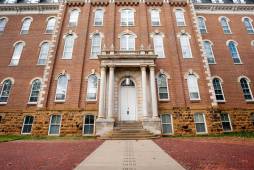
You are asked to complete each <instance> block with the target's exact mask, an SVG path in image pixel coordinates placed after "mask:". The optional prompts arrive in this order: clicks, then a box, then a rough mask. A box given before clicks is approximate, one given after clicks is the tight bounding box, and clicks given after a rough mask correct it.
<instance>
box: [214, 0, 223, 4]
mask: <svg viewBox="0 0 254 170" xmlns="http://www.w3.org/2000/svg"><path fill="white" fill-rule="evenodd" d="M212 3H215V4H218V3H220V4H223V3H224V2H223V0H212Z"/></svg>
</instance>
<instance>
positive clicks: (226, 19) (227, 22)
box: [220, 16, 232, 34]
mask: <svg viewBox="0 0 254 170" xmlns="http://www.w3.org/2000/svg"><path fill="white" fill-rule="evenodd" d="M223 19H225V21H226V24H227V30H228V31H229V32H225V30H224V27H223V25H222V20H223ZM229 21H230V20H229V19H228V18H227V17H224V16H223V17H220V25H221V28H222V31H223V33H224V34H232V31H231V27H230V25H229Z"/></svg>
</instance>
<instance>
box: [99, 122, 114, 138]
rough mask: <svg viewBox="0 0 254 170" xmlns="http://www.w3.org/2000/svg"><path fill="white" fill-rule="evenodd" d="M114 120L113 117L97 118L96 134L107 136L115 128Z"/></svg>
mask: <svg viewBox="0 0 254 170" xmlns="http://www.w3.org/2000/svg"><path fill="white" fill-rule="evenodd" d="M114 122H115V120H113V119H101V118H99V119H97V120H96V121H95V129H96V130H95V132H96V136H105V135H107V133H108V132H110V131H112V130H113V128H114Z"/></svg>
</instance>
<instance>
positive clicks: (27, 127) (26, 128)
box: [21, 116, 34, 134]
mask: <svg viewBox="0 0 254 170" xmlns="http://www.w3.org/2000/svg"><path fill="white" fill-rule="evenodd" d="M33 121H34V117H33V116H25V117H24V121H23V126H22V130H21V134H31V131H32V125H33Z"/></svg>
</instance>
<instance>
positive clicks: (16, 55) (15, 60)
mask: <svg viewBox="0 0 254 170" xmlns="http://www.w3.org/2000/svg"><path fill="white" fill-rule="evenodd" d="M23 48H24V43H23V42H18V43H16V44H15V47H14V51H13V54H12V58H11V62H10V65H11V66H16V65H18V64H19V60H20V57H21V54H22V51H23Z"/></svg>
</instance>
